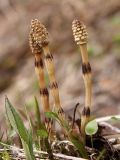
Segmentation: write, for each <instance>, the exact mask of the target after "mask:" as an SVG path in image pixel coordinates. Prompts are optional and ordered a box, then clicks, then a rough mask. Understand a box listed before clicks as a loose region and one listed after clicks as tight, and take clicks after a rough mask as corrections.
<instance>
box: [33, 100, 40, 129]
mask: <svg viewBox="0 0 120 160" xmlns="http://www.w3.org/2000/svg"><path fill="white" fill-rule="evenodd" d="M34 100H35V115H36V118H37V128H38V129H40V128H41V124H42V122H41V115H40V110H39V105H38V101H37V98H36V97H34Z"/></svg>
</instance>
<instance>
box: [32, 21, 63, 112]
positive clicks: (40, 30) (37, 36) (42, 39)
mask: <svg viewBox="0 0 120 160" xmlns="http://www.w3.org/2000/svg"><path fill="white" fill-rule="evenodd" d="M34 21H35V23H34V24H35V27H34V31H33V32H34V40H35V41H36V44H38V45H39V46H42V49H43V52H44V56H45V64H46V68H47V71H48V75H49V80H50V90H51V93H52V96H53V98H54V103H55V107H56V109H57V111H58V113H61V115H62V114H63V109H62V107H61V104H60V97H59V90H58V85H57V82H56V78H55V69H54V63H53V56H52V54H51V53H50V50H49V40H48V32H47V30H46V28H45V27H44V25H42V24H41V23H40V22H39V21H38V20H34Z"/></svg>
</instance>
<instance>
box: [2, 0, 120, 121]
mask: <svg viewBox="0 0 120 160" xmlns="http://www.w3.org/2000/svg"><path fill="white" fill-rule="evenodd" d="M119 2H120V1H119V0H109V1H103V0H81V1H80V0H61V1H57V0H50V1H49V0H36V1H34V0H26V1H20V0H19V1H18V0H1V2H0V22H1V26H0V48H1V49H0V108H1V115H2V116H0V117H1V118H0V121H3V115H4V114H3V112H4V97H5V95H7V96H8V98H9V99H10V101H11V102H12V104H13V105H14V106H16V107H19V108H21V109H22V107H24V105H25V104H27V105H29V106H33V103H34V102H33V97H34V96H37V98H38V99H39V87H38V81H37V77H36V74H35V72H34V56H33V55H32V53H31V51H30V49H29V43H28V34H29V26H30V21H31V19H34V18H38V19H39V20H40V21H41V22H42V23H44V25H45V26H46V27H47V29H48V31H49V33H50V41H51V52H52V53H53V55H54V61H55V68H56V78H57V81H58V84H59V90H60V97H61V101H62V106H63V108H64V110H66V111H70V110H71V109H72V108H73V107H74V106H75V104H76V103H77V102H80V109H81V108H82V107H83V106H84V83H83V79H82V74H81V56H80V53H79V49H78V47H77V46H76V44H75V43H74V41H73V36H72V30H71V23H72V21H73V19H76V18H77V19H80V20H82V21H83V22H84V23H85V24H86V26H87V28H88V34H89V44H88V51H89V57H90V62H91V66H92V75H93V108H92V113H93V114H94V115H96V116H105V115H112V114H119V113H120V70H119V69H120V3H119ZM46 80H47V75H46Z"/></svg>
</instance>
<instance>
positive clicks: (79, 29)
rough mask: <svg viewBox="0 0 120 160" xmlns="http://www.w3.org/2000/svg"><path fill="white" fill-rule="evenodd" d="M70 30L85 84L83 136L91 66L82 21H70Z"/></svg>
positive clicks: (87, 109) (86, 116) (89, 90)
mask: <svg viewBox="0 0 120 160" xmlns="http://www.w3.org/2000/svg"><path fill="white" fill-rule="evenodd" d="M72 30H73V35H74V39H75V42H76V43H77V45H79V47H80V50H81V56H82V73H83V79H84V84H85V107H84V109H83V111H82V116H81V133H82V135H83V137H85V125H86V123H87V122H88V121H89V118H90V109H91V97H92V80H91V66H90V63H89V59H88V52H87V32H86V27H85V25H84V24H83V23H81V22H80V21H78V20H74V21H73V23H72Z"/></svg>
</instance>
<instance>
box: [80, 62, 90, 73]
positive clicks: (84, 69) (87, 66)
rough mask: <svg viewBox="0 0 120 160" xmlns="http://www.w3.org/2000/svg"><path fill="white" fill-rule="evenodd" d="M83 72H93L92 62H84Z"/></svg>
mask: <svg viewBox="0 0 120 160" xmlns="http://www.w3.org/2000/svg"><path fill="white" fill-rule="evenodd" d="M82 72H83V74H87V73H91V66H90V63H87V64H85V63H83V64H82Z"/></svg>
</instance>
